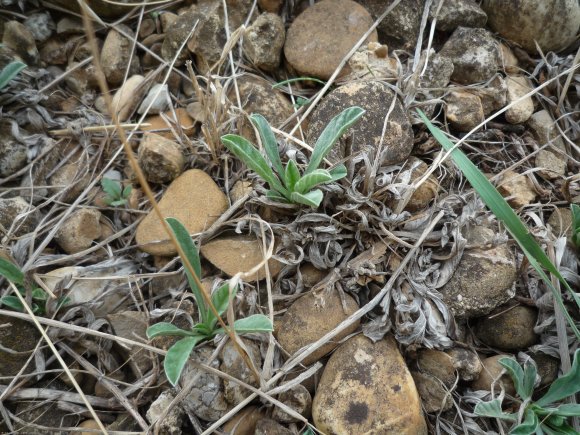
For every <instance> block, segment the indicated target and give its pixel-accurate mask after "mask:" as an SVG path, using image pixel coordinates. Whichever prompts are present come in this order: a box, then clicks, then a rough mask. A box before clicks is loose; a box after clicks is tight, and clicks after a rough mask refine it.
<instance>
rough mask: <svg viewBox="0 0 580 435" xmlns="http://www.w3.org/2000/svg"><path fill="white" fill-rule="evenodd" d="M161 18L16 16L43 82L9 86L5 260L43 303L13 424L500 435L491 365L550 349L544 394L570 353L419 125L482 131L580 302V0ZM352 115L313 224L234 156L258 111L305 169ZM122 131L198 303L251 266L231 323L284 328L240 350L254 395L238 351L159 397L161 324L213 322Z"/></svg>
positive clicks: (326, 2) (503, 180)
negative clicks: (185, 252) (578, 210)
mask: <svg viewBox="0 0 580 435" xmlns="http://www.w3.org/2000/svg"><path fill="white" fill-rule="evenodd" d="M121 3H122V2H121ZM133 3H134V2H133ZM147 3H148V2H146V1H145V2H144V3H143V4H136V3H134V5H133V6H130V7H128V6H123V5H121V4H119V2H117V3H115V2H108V1H106V0H88V1H87V4H88V6H89V7H88V8H87V9H86V10H85V14H86V16H87V17H89V18H90V20H91V23H92V26H87V25H86V24H83V21H82V17H83V14H82V13H81V10H80V9H79V8H78V5H77V4H76V2H70V1H66V0H46V1H41V0H29V1H17V0H3V1H2V5H3V6H2V9H0V35H2V45H1V46H0V68H4V67H5V66H6V65H7V64H9V63H10V62H11V61H14V60H21V61H23V62H24V63H26V64H27V68H26V69H24V70H23V71H22V72H21V73H20V74H19V75H18V76H17V77H16V78H15V79H13V80H12V81H10V82H9V84H8V85H7V86H6V87H5V88H4V89H2V90H0V106H1V111H2V116H1V119H0V237H1V242H0V243H1V246H2V251H1V255H2V256H3V257H4V258H5V259H9V260H10V261H12V262H14V263H15V264H17V265H18V266H19V267H20V268H21V269H22V270H23V271H24V272H25V273H26V277H27V280H29V281H30V283H34V286H37V287H40V288H42V289H44V290H45V291H46V292H47V294H48V295H49V297H48V301H47V302H46V304H45V306H44V307H43V310H42V311H43V313H41V314H37V315H35V316H30V315H28V314H27V313H22V312H19V311H15V310H11V309H10V307H9V306H6V304H4V305H3V306H0V432H2V433H4V432H7V433H25V434H45V433H63V434H64V433H72V432H73V431H74V430H76V431H77V433H78V431H80V429H78V428H84V429H86V430H87V431H85V432H82V433H91V432H90V431H89V430H90V429H93V432H92V433H96V431H95V430H98V429H99V428H100V427H101V426H99V424H98V423H97V421H95V419H94V418H95V416H96V417H98V419H99V420H100V422H101V424H102V425H104V426H105V427H106V428H107V430H108V431H111V433H114V432H115V431H122V432H123V433H143V432H148V431H149V433H159V434H181V433H229V434H238V435H239V434H256V435H258V434H259V435H266V434H269V435H272V434H313V433H326V434H366V433H369V434H370V433H373V434H425V433H447V434H460V433H470V434H484V433H506V430H507V429H508V426H505V425H504V426H501V424H502V423H500V421H499V420H496V419H490V418H482V417H478V416H477V415H475V414H474V412H473V411H474V406H475V405H476V404H477V403H479V402H480V401H482V400H488V399H489V398H490V397H491V395H492V390H493V391H494V394H496V395H497V394H498V393H499V391H500V389H503V390H505V393H506V394H507V395H508V396H510V397H515V390H514V385H513V384H512V383H511V380H509V379H508V378H507V377H506V376H505V375H503V372H502V368H501V366H500V365H499V364H498V359H499V358H500V357H501V356H505V355H510V356H514V357H515V358H517V359H518V360H519V361H525V360H527V359H529V358H530V357H531V358H532V359H533V361H534V362H535V363H536V365H537V366H538V370H539V373H540V375H541V381H540V384H539V385H538V387H537V390H538V391H539V392H541V391H543V390H545V389H546V388H547V386H549V385H550V384H551V383H552V382H553V380H554V379H556V377H558V375H559V373H560V374H561V373H562V370H566V368H567V367H569V362H570V355H571V353H573V352H574V350H575V349H576V348H577V346H578V342H577V341H576V340H575V338H574V335H573V333H572V332H571V330H570V329H568V330H567V329H566V326H565V324H564V323H562V322H559V321H558V319H561V316H560V317H559V316H558V313H557V312H555V310H554V303H553V300H552V295H551V293H550V291H549V290H548V289H547V288H546V286H545V284H544V283H543V282H542V281H541V280H540V278H539V276H538V275H537V273H536V272H534V270H533V269H532V268H531V267H530V264H529V262H528V261H527V260H526V258H525V257H524V255H523V254H522V252H521V251H520V250H519V248H518V247H517V244H516V243H515V242H514V241H513V240H512V239H511V238H510V237H508V235H507V232H506V230H505V228H504V227H503V226H502V225H501V223H499V222H498V221H497V219H496V218H495V216H494V215H493V214H492V213H491V212H489V211H488V210H487V209H486V207H485V206H484V204H483V202H482V201H481V199H480V198H479V197H478V195H477V194H476V193H475V192H474V191H473V190H472V188H471V186H470V185H469V183H467V182H466V180H465V178H464V177H463V175H462V173H461V171H460V170H459V169H458V168H457V166H455V165H454V164H453V163H452V162H451V161H450V160H449V159H448V158H445V159H442V158H441V157H442V156H443V154H444V153H443V152H442V151H441V147H440V145H439V144H438V143H437V142H436V141H435V140H434V139H433V138H432V137H431V136H430V135H429V134H428V132H427V130H426V128H425V126H424V125H423V124H422V122H421V121H420V119H419V118H418V116H417V112H416V109H421V110H423V111H424V112H425V113H426V114H427V116H429V118H430V119H432V120H433V122H435V123H436V124H438V125H439V126H440V127H441V128H442V129H443V130H445V131H446V132H447V134H448V135H449V137H450V138H452V139H454V140H458V139H464V142H463V144H462V149H463V151H464V152H465V153H466V154H467V155H468V156H469V157H470V159H471V160H472V161H473V162H474V163H475V164H476V165H477V166H478V168H479V169H480V170H481V171H482V172H484V173H485V174H486V175H488V176H489V178H490V180H491V181H492V182H493V183H494V184H495V185H496V187H497V188H498V189H499V191H500V192H501V193H502V195H504V197H505V198H506V199H507V200H508V202H509V204H510V205H511V206H512V207H513V208H514V209H515V210H516V212H517V213H518V214H519V216H520V217H521V218H522V219H523V220H524V221H525V222H526V224H527V225H528V227H529V228H530V231H531V232H532V234H533V235H534V236H535V238H536V239H537V240H538V241H539V242H540V243H541V245H542V246H543V248H544V249H545V250H546V252H547V253H548V255H549V256H550V257H551V258H552V259H553V261H554V262H555V263H556V264H557V265H558V267H559V268H560V270H561V271H562V273H563V274H564V276H565V277H566V279H567V280H569V282H570V284H571V285H572V286H576V287H574V288H575V289H576V291H578V289H579V288H580V287H579V286H580V276H579V275H578V256H577V250H576V248H575V247H574V245H573V244H572V242H571V239H570V236H571V234H572V228H571V212H570V204H573V203H576V204H578V203H580V177H579V175H578V174H579V168H580V162H579V159H580V127H579V124H578V113H579V109H580V99H579V93H580V75H579V74H578V70H577V69H575V68H576V67H578V65H579V55H578V53H579V51H578V50H579V44H578V37H577V33H578V29H579V25H580V6H579V5H578V3H577V1H576V0H563V1H556V0H530V1H527V2H525V4H523V3H524V2H505V1H499V0H484V1H483V2H481V4H479V2H476V1H473V0H445V1H444V2H440V1H437V0H434V1H432V0H402V1H381V0H358V1H356V2H355V1H351V0H322V1H320V2H316V1H313V0H310V1H308V0H303V1H298V0H257V2H254V1H252V0H198V1H197V2H192V1H190V0H181V1H179V0H176V1H167V2H151V3H150V4H149V5H147ZM518 3H522V4H521V5H520V6H514V5H517V4H518ZM393 6H394V7H393ZM513 8H516V9H513ZM387 12H388V13H387ZM385 14H386V15H385ZM91 27H93V28H94V29H91ZM93 30H94V32H93ZM93 43H94V44H93ZM95 48H96V50H95ZM101 73H102V74H103V76H101ZM101 77H104V80H99V79H100V78H101ZM296 78H300V80H289V79H296ZM103 86H105V87H103ZM106 92H110V93H109V94H106ZM107 95H108V96H110V97H112V105H111V104H108V102H107V100H108V98H107ZM350 106H360V107H362V108H364V109H365V110H366V113H365V115H364V116H363V118H362V120H361V121H360V122H359V123H357V124H356V125H355V126H354V127H352V128H350V129H349V130H348V131H347V133H346V134H345V135H344V136H343V138H342V139H341V140H340V143H339V144H337V146H336V147H335V148H334V149H333V150H332V152H331V153H330V154H329V156H328V161H327V163H328V164H334V163H338V162H344V163H345V164H346V166H347V168H348V175H347V177H346V178H344V179H342V180H340V181H338V182H336V183H332V184H328V185H325V186H323V187H322V190H323V192H324V199H323V202H322V204H321V205H320V207H318V208H317V209H314V208H311V207H306V206H297V205H289V204H279V203H276V202H274V201H272V200H270V199H267V198H266V197H265V190H266V187H267V186H266V185H265V183H264V181H263V180H262V179H261V178H260V177H258V176H257V175H256V174H255V173H254V172H252V171H251V170H248V169H247V167H246V166H245V165H244V164H242V162H240V161H239V160H238V159H237V158H236V157H235V156H233V155H232V154H231V153H229V152H228V151H227V150H226V149H225V148H224V146H223V145H222V144H221V142H220V137H221V136H222V135H224V134H228V133H238V134H240V135H243V136H244V137H246V138H248V139H250V140H252V141H254V142H255V141H256V133H255V132H254V130H253V129H252V126H251V124H250V123H249V121H248V115H249V114H251V113H261V114H262V115H264V116H265V117H266V118H267V119H268V121H269V122H270V123H271V125H272V126H273V127H275V128H276V129H275V132H276V133H277V139H278V145H279V151H280V155H281V156H282V160H283V161H284V162H285V161H286V160H288V159H290V158H293V159H295V160H296V161H297V162H298V164H299V166H303V165H305V164H306V163H307V162H308V157H309V155H310V151H311V148H310V146H311V145H313V144H314V142H315V141H316V139H317V138H318V136H319V135H320V133H321V132H322V130H323V129H324V127H325V126H326V125H327V123H328V122H329V121H330V119H332V118H333V117H334V116H335V115H337V114H338V113H340V112H341V111H342V110H343V109H345V108H348V107H350ZM112 111H114V113H116V115H117V116H116V118H118V120H119V122H121V123H122V128H123V131H125V132H126V134H124V135H123V134H119V132H118V130H116V129H115V125H114V119H113V117H112V116H111V115H112ZM125 137H126V140H127V141H128V145H129V146H130V148H131V149H132V150H133V155H134V156H135V158H136V159H137V161H138V163H139V165H140V167H141V168H142V170H143V172H144V174H145V177H146V180H147V182H148V184H149V185H150V187H151V189H152V191H153V195H154V196H155V198H156V200H157V201H158V204H159V209H160V210H161V212H162V213H163V215H164V216H172V217H177V218H179V219H180V220H181V221H182V222H183V223H184V225H185V226H186V228H187V229H188V230H189V232H190V233H191V234H192V235H193V237H194V239H195V240H196V241H197V242H199V244H200V247H201V256H202V274H201V275H202V277H203V284H204V285H205V286H206V288H207V289H208V290H209V291H211V290H212V289H216V288H217V287H218V286H219V285H220V284H221V283H222V282H223V281H224V280H225V279H228V278H230V277H232V276H234V275H236V274H238V273H239V272H248V271H250V270H252V269H254V270H253V271H252V272H251V273H246V274H245V275H243V277H242V278H243V284H242V288H241V291H240V292H239V294H238V296H237V297H236V300H235V306H234V311H233V313H229V315H228V316H231V315H234V316H235V317H236V318H243V317H246V316H249V315H252V314H255V313H263V314H266V315H268V316H270V317H271V318H272V319H273V321H274V326H275V330H274V333H273V334H250V335H244V336H243V338H242V339H241V340H242V342H243V344H244V347H245V349H246V350H245V351H246V352H247V354H248V356H249V357H250V358H251V360H252V361H253V364H254V365H255V367H257V368H258V371H259V374H260V379H257V378H256V377H254V376H253V374H252V372H251V371H250V370H249V369H248V367H247V366H246V364H245V363H244V360H243V359H242V358H241V357H240V355H239V354H238V352H237V349H236V347H234V346H233V345H232V342H231V341H228V340H226V339H225V338H224V337H218V338H216V339H215V340H213V341H210V342H206V343H204V344H202V345H200V346H198V347H197V348H196V349H195V350H194V352H193V354H192V356H191V360H190V364H189V365H188V366H186V370H185V372H184V375H183V376H182V378H181V382H180V384H179V385H178V386H177V387H176V388H173V387H171V386H170V384H169V383H168V382H167V380H166V378H165V374H164V372H163V355H164V353H165V350H167V348H168V347H169V346H170V345H171V344H173V343H174V341H175V340H172V339H171V338H168V337H164V338H156V339H153V340H147V338H146V336H145V331H146V329H147V327H148V326H150V325H152V324H155V323H157V322H160V321H166V322H172V323H174V324H175V325H178V326H180V327H187V326H188V325H191V324H193V323H194V322H195V321H197V316H198V312H197V307H196V305H195V303H194V300H193V298H192V294H191V291H190V289H189V287H188V285H187V281H186V279H185V276H184V274H183V269H182V264H181V262H180V261H179V258H178V257H177V256H176V249H175V246H174V245H173V244H172V243H171V242H170V241H169V238H168V236H167V234H166V233H165V231H164V229H163V227H162V225H161V221H160V220H159V218H158V217H157V215H156V214H155V213H154V212H153V211H152V206H151V201H150V200H149V199H148V198H147V196H146V195H145V194H144V192H145V188H146V186H144V185H141V184H140V183H139V181H138V179H137V177H136V174H135V170H134V169H133V167H132V166H131V165H130V164H129V161H128V156H127V154H126V153H125V151H124V149H123V144H122V141H123V140H125V139H124V138H125ZM103 179H108V180H109V182H112V183H113V185H115V186H119V188H121V187H123V188H125V189H126V190H124V191H121V192H117V193H118V194H117V197H116V198H111V194H110V192H109V193H107V192H105V190H104V189H103V184H104V183H103ZM111 180H112V181H111ZM128 186H130V188H129V187H128ZM115 200H116V201H115ZM260 264H262V267H261V268H259V269H258V270H256V269H257V268H256V267H255V266H259V265H260ZM12 291H13V288H12V287H11V286H9V285H8V282H7V281H6V280H5V279H2V280H1V281H0V296H4V297H5V296H8V295H10V294H12ZM26 296H27V298H28V301H29V302H30V301H31V299H30V298H31V296H30V294H27V295H26ZM62 297H66V299H65V301H66V304H65V305H64V306H62V307H60V308H59V307H58V303H57V300H58V298H62ZM565 300H566V301H567V302H566V307H567V309H568V310H569V312H570V314H571V316H572V318H573V319H574V320H575V321H577V322H578V324H579V325H580V320H579V319H580V314H579V313H578V310H577V307H575V306H574V305H573V304H571V303H569V301H568V300H567V299H565ZM33 319H36V321H37V323H33V322H32V320H33ZM228 319H229V320H231V318H230V317H228ZM41 325H43V327H44V328H45V329H46V333H47V337H46V338H43V337H41V334H40V332H39V327H40V326H41ZM49 343H50V344H51V345H52V348H51V347H49V346H48V344H49ZM57 354H58V355H59V358H62V360H64V364H65V365H66V366H67V367H68V369H69V372H70V373H71V374H72V375H73V377H74V379H75V380H76V381H77V383H78V384H79V385H80V388H81V389H82V393H83V394H80V392H79V391H78V389H77V388H75V386H74V385H73V384H72V382H71V379H70V377H69V376H68V375H67V374H66V373H65V372H64V370H63V367H62V364H61V363H60V362H59V361H58V359H57V356H56V355H57ZM502 375H503V376H502ZM504 403H505V404H506V406H507V407H512V409H517V406H516V404H517V402H516V401H511V402H510V401H509V400H508V401H506V402H504ZM91 408H92V409H93V410H94V412H95V413H96V414H93V413H91ZM75 428H76V429H75Z"/></svg>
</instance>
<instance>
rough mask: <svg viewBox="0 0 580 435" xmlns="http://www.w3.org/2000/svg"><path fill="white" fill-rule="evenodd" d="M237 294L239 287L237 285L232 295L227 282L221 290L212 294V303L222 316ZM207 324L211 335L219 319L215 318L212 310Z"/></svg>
mask: <svg viewBox="0 0 580 435" xmlns="http://www.w3.org/2000/svg"><path fill="white" fill-rule="evenodd" d="M237 292H238V286H237V285H236V286H234V288H233V289H232V294H231V295H230V283H229V282H226V283H225V284H223V285H222V286H221V287H220V288H218V289H217V290H216V291H214V292H213V293H212V295H211V301H212V303H213V306H214V307H215V309H216V311H217V312H218V314H219V315H220V316H221V315H222V314H223V313H225V312H226V310H227V309H228V306H229V304H230V302H231V301H232V299H233V298H234V297H235V296H236V293H237ZM207 322H208V323H207V326H208V329H209V332H210V333H211V331H213V330H214V328H215V325H216V324H217V318H216V317H215V316H214V314H213V312H212V311H211V310H208V311H207Z"/></svg>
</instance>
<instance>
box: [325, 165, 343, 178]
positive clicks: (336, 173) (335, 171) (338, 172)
mask: <svg viewBox="0 0 580 435" xmlns="http://www.w3.org/2000/svg"><path fill="white" fill-rule="evenodd" d="M328 172H329V173H330V176H331V177H332V181H338V180H340V179H341V178H344V177H346V174H347V170H346V166H344V165H338V166H337V167H335V168H332V169H331V170H330V171H328Z"/></svg>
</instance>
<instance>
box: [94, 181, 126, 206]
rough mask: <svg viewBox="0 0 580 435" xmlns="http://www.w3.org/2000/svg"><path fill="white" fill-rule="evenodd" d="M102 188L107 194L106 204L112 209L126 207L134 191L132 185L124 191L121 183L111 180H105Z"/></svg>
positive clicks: (102, 182)
mask: <svg viewBox="0 0 580 435" xmlns="http://www.w3.org/2000/svg"><path fill="white" fill-rule="evenodd" d="M101 187H102V188H103V191H104V192H105V193H106V194H107V196H106V197H105V202H106V203H107V204H108V205H110V206H112V207H118V206H120V205H125V204H126V203H127V200H128V199H129V197H130V196H131V191H132V190H133V188H132V187H131V185H128V186H126V187H125V188H124V189H123V186H122V184H121V182H120V181H117V180H113V179H111V178H103V179H102V180H101Z"/></svg>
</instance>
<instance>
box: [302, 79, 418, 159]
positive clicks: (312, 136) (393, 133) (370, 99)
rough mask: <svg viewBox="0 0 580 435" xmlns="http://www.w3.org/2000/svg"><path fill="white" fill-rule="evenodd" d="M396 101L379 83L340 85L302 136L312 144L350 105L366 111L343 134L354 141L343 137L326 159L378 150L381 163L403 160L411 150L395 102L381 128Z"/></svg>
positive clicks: (405, 120) (408, 134) (409, 134)
mask: <svg viewBox="0 0 580 435" xmlns="http://www.w3.org/2000/svg"><path fill="white" fill-rule="evenodd" d="M393 98H397V97H396V96H395V95H394V94H393V92H391V90H390V89H389V88H388V87H387V86H386V85H385V84H383V83H381V82H358V83H357V82H355V83H348V84H346V85H344V86H341V87H339V88H337V89H335V90H333V91H332V92H331V93H329V94H328V95H327V96H326V97H325V98H324V99H323V100H322V102H321V103H320V104H319V105H318V107H317V108H316V109H315V110H314V112H313V113H312V115H311V117H310V122H309V125H308V130H307V133H306V137H307V140H308V143H311V144H314V143H315V142H316V140H318V137H319V136H320V134H321V133H322V131H323V130H324V128H325V127H326V126H327V125H328V123H329V122H330V121H331V119H332V118H334V117H335V116H336V115H338V114H339V113H340V112H342V111H343V110H344V109H347V108H349V107H351V106H360V107H362V108H363V109H365V110H366V113H365V114H364V115H363V117H362V118H361V119H360V120H359V121H358V122H357V123H356V124H355V125H354V126H352V127H351V128H349V129H348V131H347V133H346V134H347V135H348V136H347V137H348V138H350V137H353V138H356V139H355V140H354V141H350V142H352V144H347V142H349V140H348V139H347V138H345V137H344V136H343V138H342V139H341V141H340V142H339V143H337V144H336V145H335V146H334V147H333V148H332V150H331V151H330V153H329V155H328V156H329V157H328V158H329V159H330V160H334V161H338V160H341V159H343V158H345V157H349V156H356V155H358V154H359V153H361V152H365V153H371V155H372V153H373V152H374V151H377V150H379V147H380V149H381V158H380V160H381V163H382V164H383V165H390V164H395V163H400V162H402V161H404V160H405V159H406V158H407V157H408V156H409V154H410V153H411V150H412V149H413V130H412V129H411V122H410V121H409V118H408V116H407V114H406V112H405V109H404V108H403V106H402V105H401V104H400V103H399V101H397V102H395V105H394V108H393V111H392V112H391V114H390V116H389V120H388V122H387V127H386V129H384V130H385V131H384V135H383V127H384V124H385V115H386V113H388V112H389V108H390V106H391V103H392V101H393Z"/></svg>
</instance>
